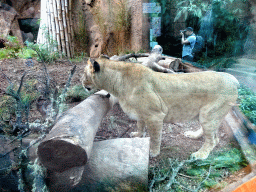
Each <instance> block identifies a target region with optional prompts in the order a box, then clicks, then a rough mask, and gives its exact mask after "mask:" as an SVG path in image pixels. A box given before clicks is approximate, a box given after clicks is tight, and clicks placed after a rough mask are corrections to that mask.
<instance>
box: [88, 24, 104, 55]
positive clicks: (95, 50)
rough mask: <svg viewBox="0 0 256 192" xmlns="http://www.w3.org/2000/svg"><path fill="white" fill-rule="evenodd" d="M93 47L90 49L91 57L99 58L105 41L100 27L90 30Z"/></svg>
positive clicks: (93, 27)
mask: <svg viewBox="0 0 256 192" xmlns="http://www.w3.org/2000/svg"><path fill="white" fill-rule="evenodd" d="M90 34H91V39H92V45H91V47H90V57H94V58H96V57H99V56H100V55H101V53H102V46H103V39H102V35H101V33H100V31H99V27H98V26H97V25H94V26H92V27H91V28H90Z"/></svg>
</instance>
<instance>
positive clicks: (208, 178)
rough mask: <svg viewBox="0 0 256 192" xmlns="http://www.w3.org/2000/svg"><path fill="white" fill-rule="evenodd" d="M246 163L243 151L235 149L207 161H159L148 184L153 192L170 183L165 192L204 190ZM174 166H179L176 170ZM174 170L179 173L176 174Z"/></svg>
mask: <svg viewBox="0 0 256 192" xmlns="http://www.w3.org/2000/svg"><path fill="white" fill-rule="evenodd" d="M247 164H248V163H247V162H246V160H245V158H244V157H243V154H242V152H241V151H240V150H238V149H236V148H233V149H231V150H228V151H222V152H217V153H215V154H212V155H210V156H209V157H208V159H206V160H197V161H195V160H194V161H192V160H185V161H178V160H173V159H169V163H168V161H162V163H161V164H160V165H159V166H156V167H153V168H151V169H150V170H149V180H150V184H151V185H150V186H149V187H150V189H151V190H153V191H162V190H164V189H166V186H167V185H168V183H170V182H171V183H172V185H171V186H168V187H169V190H168V191H175V192H177V191H199V190H206V188H211V187H213V186H214V185H216V184H217V183H219V182H220V181H221V180H222V179H223V178H224V177H226V176H228V175H230V174H231V173H233V172H235V171H238V170H239V169H241V168H242V167H245V166H247ZM177 167H179V169H178V170H177ZM175 171H178V172H177V173H176V175H175ZM171 179H172V181H171ZM152 181H154V182H152ZM152 183H153V184H154V185H153V186H152ZM165 191H166V190H165Z"/></svg>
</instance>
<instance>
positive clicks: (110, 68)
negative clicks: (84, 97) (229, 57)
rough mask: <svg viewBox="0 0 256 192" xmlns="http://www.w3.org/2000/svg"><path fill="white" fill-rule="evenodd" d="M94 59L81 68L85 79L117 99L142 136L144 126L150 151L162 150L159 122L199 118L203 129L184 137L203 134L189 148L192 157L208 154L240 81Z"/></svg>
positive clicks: (215, 143) (214, 75) (223, 74)
mask: <svg viewBox="0 0 256 192" xmlns="http://www.w3.org/2000/svg"><path fill="white" fill-rule="evenodd" d="M96 61H97V62H96V64H98V65H99V66H100V70H99V71H98V72H95V69H94V67H93V63H94V60H91V59H89V60H88V63H87V66H86V67H85V71H84V76H83V84H84V86H85V87H88V86H92V87H95V88H98V89H104V90H106V91H108V92H109V93H111V94H113V95H114V96H116V97H117V98H118V99H119V103H120V106H121V107H122V109H123V111H124V112H125V113H126V114H128V115H129V116H130V117H131V118H133V119H136V120H137V126H138V132H135V133H133V134H132V135H133V136H138V137H140V136H142V135H143V133H144V127H145V125H146V126H147V128H148V131H149V134H150V138H151V139H150V152H151V155H152V156H157V155H158V154H159V153H160V145H161V136H162V127H163V122H172V123H174V122H182V121H187V120H191V119H194V118H199V122H200V123H201V125H202V130H199V131H197V132H194V133H191V132H188V133H187V136H190V137H192V138H198V137H200V136H201V135H202V133H203V134H204V136H205V143H204V144H203V146H202V148H201V149H200V150H199V151H197V152H195V153H193V154H192V157H193V158H196V159H206V158H207V157H208V155H209V153H210V152H211V151H212V150H213V148H214V147H215V146H216V145H217V143H218V137H217V130H218V128H219V126H220V124H221V122H222V120H223V118H224V117H225V115H226V114H227V113H228V111H229V110H230V108H231V106H230V103H235V102H236V99H237V86H238V81H237V80H236V79H235V78H234V77H233V76H232V75H229V74H227V73H218V72H198V73H185V74H164V73H158V72H154V71H152V70H150V69H148V68H147V67H145V66H142V65H140V64H135V63H125V62H117V61H111V60H105V59H98V60H96Z"/></svg>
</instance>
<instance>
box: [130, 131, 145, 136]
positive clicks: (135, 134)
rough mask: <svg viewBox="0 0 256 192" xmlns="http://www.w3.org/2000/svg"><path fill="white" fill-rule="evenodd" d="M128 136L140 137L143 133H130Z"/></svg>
mask: <svg viewBox="0 0 256 192" xmlns="http://www.w3.org/2000/svg"><path fill="white" fill-rule="evenodd" d="M130 136H131V137H142V136H143V133H139V132H131V134H130Z"/></svg>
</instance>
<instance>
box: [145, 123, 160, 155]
mask: <svg viewBox="0 0 256 192" xmlns="http://www.w3.org/2000/svg"><path fill="white" fill-rule="evenodd" d="M146 125H147V128H148V131H149V135H150V156H151V157H156V156H158V155H159V154H160V146H161V140H162V129H163V121H153V122H152V121H151V122H146Z"/></svg>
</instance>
